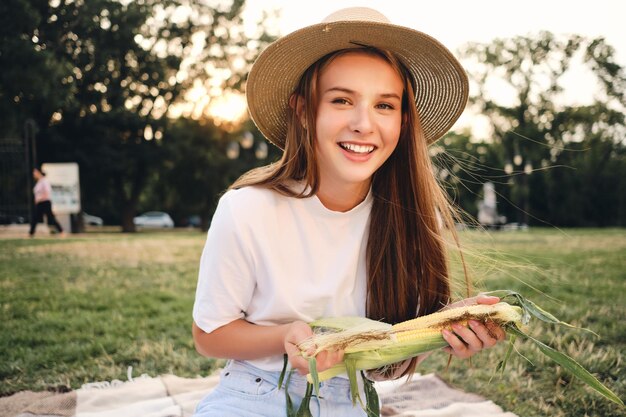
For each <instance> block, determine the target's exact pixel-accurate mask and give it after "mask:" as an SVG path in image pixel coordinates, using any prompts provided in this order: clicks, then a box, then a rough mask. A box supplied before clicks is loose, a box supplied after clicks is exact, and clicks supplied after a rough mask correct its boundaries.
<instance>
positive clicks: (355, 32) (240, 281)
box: [193, 8, 504, 417]
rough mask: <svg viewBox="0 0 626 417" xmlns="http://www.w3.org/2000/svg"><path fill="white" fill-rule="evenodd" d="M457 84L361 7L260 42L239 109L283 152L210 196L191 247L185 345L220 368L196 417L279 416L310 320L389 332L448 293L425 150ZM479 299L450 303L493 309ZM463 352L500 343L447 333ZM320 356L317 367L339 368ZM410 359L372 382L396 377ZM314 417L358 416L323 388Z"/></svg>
mask: <svg viewBox="0 0 626 417" xmlns="http://www.w3.org/2000/svg"><path fill="white" fill-rule="evenodd" d="M467 84H468V83H467V78H466V75H465V72H464V71H463V69H462V68H461V66H460V64H459V63H458V62H457V60H456V59H455V58H454V57H453V56H452V55H451V54H450V52H449V51H448V50H447V49H445V48H444V47H443V46H442V45H441V44H439V42H437V41H436V40H434V39H432V38H430V37H429V36H427V35H424V34H422V33H420V32H417V31H414V30H412V29H408V28H405V27H400V26H395V25H392V24H390V23H388V21H387V20H386V18H385V17H384V16H382V15H381V14H380V13H378V12H376V11H374V10H371V9H365V8H352V9H345V10H340V11H338V12H336V13H334V14H333V15H331V16H329V17H328V18H326V19H325V20H324V22H322V23H321V24H318V25H313V26H309V27H307V28H304V29H301V30H299V31H296V32H294V33H292V34H290V35H288V36H285V37H284V38H282V39H280V40H278V41H276V42H275V43H273V44H272V45H270V46H269V47H268V48H267V49H266V50H265V51H264V52H263V53H262V54H261V55H260V56H259V58H258V60H257V61H256V62H255V64H254V66H253V68H252V70H251V72H250V75H249V78H248V83H247V93H246V94H247V100H248V106H249V111H250V114H251V116H252V118H253V120H254V122H255V123H256V125H257V127H258V128H259V129H260V131H261V132H262V133H263V134H264V135H265V136H266V137H267V138H268V139H269V140H270V141H271V142H273V143H274V144H275V145H277V146H278V147H280V148H281V149H283V150H284V153H283V156H282V158H281V160H280V161H279V162H277V163H276V164H273V165H270V166H267V167H263V168H260V169H257V170H253V171H251V172H248V173H247V174H245V175H244V176H243V177H242V178H240V179H239V180H238V181H237V182H236V183H235V184H234V185H233V186H232V187H231V190H230V191H228V192H227V193H226V194H224V195H223V197H222V198H221V199H220V202H219V205H218V208H217V210H216V213H215V216H214V218H213V221H212V224H211V229H210V230H209V233H208V237H207V242H206V246H205V249H204V252H203V254H202V259H201V263H200V272H199V279H198V287H197V292H196V301H195V305H194V310H193V318H194V324H193V336H194V341H195V344H196V348H197V350H198V351H199V352H200V353H201V354H203V355H205V356H207V357H217V358H227V359H230V361H229V362H228V364H227V366H226V367H225V369H224V370H223V372H222V375H221V380H220V384H219V386H218V387H217V388H216V389H215V391H213V392H212V393H211V394H210V395H208V396H207V397H206V398H205V399H204V400H202V401H201V403H200V404H199V405H198V408H197V410H196V415H197V416H202V417H206V416H280V415H285V409H286V398H285V392H283V391H282V390H278V389H277V382H278V378H279V373H280V370H281V369H282V367H283V355H284V354H287V355H288V359H289V364H290V366H291V368H292V369H295V370H297V371H298V373H294V375H293V377H292V378H291V380H290V383H289V387H288V393H289V395H290V397H291V399H292V400H293V402H294V403H295V404H296V406H297V403H298V402H300V401H301V399H302V396H303V395H304V390H305V386H306V380H305V379H304V378H303V377H302V375H304V374H306V373H307V372H308V363H307V362H306V361H305V360H304V359H303V358H302V357H300V356H298V349H297V347H296V346H297V344H298V343H299V342H300V341H302V340H304V339H305V338H307V337H309V336H310V335H311V334H312V332H311V329H310V327H309V326H308V325H307V324H306V323H307V322H310V321H312V320H315V319H317V318H320V317H328V316H355V315H358V316H367V317H370V318H373V319H377V320H378V319H380V320H384V321H386V322H388V323H396V322H399V321H403V320H407V319H410V318H414V317H415V316H416V315H424V314H429V313H432V312H435V311H437V310H440V309H442V308H443V307H444V306H446V305H447V304H448V303H449V298H450V288H449V281H448V269H447V262H446V254H445V248H444V242H443V240H442V237H441V234H442V230H443V229H444V228H447V229H448V230H450V231H454V223H453V219H452V216H451V214H450V213H451V211H450V208H449V206H448V204H447V200H446V198H445V194H444V193H443V192H442V190H441V189H440V188H439V186H438V184H437V182H436V180H435V178H434V177H433V175H432V173H431V172H432V171H431V166H430V162H429V155H428V148H427V145H428V144H429V143H432V142H433V141H435V140H437V139H438V138H439V137H440V136H442V135H443V134H444V133H445V132H446V131H447V130H448V129H449V128H450V127H451V126H452V124H453V123H454V121H455V120H456V119H457V118H458V116H459V115H460V114H461V112H462V111H463V108H464V106H465V103H466V100H467V91H468V90H467V89H468V87H467ZM497 301H498V299H497V298H495V297H478V298H474V299H468V300H464V301H463V303H476V302H479V303H486V304H492V303H495V302H497ZM444 337H445V339H446V340H447V341H448V343H449V344H450V347H448V348H447V350H448V352H449V353H451V354H452V355H455V356H457V357H461V358H467V357H469V356H471V355H472V354H474V353H476V352H478V351H480V350H481V349H483V348H486V347H491V346H493V345H494V344H495V343H496V342H497V341H498V340H499V339H502V338H504V332H503V331H502V329H500V328H499V327H496V326H490V325H483V324H480V323H472V324H471V326H470V327H458V328H456V329H455V330H454V332H453V333H451V332H446V334H444ZM342 355H343V353H342V352H322V353H320V354H319V355H318V356H317V365H318V370H319V371H321V370H324V369H327V368H329V367H331V366H333V365H334V364H336V363H337V362H338V361H341V360H342ZM424 357H425V355H424V356H422V357H420V358H416V359H413V360H410V361H406V362H405V363H402V364H397V366H396V367H393V369H391V370H390V371H388V372H386V373H382V374H381V373H377V372H371V373H370V376H371V377H372V378H397V377H400V376H402V375H409V374H410V373H412V372H413V371H414V370H415V367H416V365H417V363H418V362H419V361H420V360H422V359H423V358H424ZM310 407H311V412H312V414H313V415H322V414H324V415H332V416H362V415H365V414H364V411H363V410H362V409H361V408H360V407H358V406H357V407H353V406H352V403H351V400H350V394H349V383H348V381H347V379H346V378H342V377H336V378H333V379H332V380H330V381H327V382H324V383H323V384H322V386H321V388H320V397H319V398H314V399H313V401H312V402H311V404H310Z"/></svg>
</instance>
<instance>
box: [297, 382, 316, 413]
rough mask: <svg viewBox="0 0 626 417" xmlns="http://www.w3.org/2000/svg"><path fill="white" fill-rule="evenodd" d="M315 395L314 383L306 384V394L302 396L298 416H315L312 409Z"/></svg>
mask: <svg viewBox="0 0 626 417" xmlns="http://www.w3.org/2000/svg"><path fill="white" fill-rule="evenodd" d="M312 395H313V384H309V383H308V382H307V384H306V393H305V394H304V398H302V402H301V403H300V407H299V408H298V411H297V412H296V417H313V415H312V414H311V410H310V405H311V396H312Z"/></svg>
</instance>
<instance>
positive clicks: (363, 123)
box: [350, 106, 373, 133]
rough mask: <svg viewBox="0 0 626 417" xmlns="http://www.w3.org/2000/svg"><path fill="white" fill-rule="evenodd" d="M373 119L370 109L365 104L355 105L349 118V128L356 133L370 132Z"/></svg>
mask: <svg viewBox="0 0 626 417" xmlns="http://www.w3.org/2000/svg"><path fill="white" fill-rule="evenodd" d="M372 126H373V121H372V114H371V112H370V109H369V108H368V107H367V106H356V107H354V111H353V114H352V119H351V120H350V130H352V131H353V132H358V133H370V132H371V131H372Z"/></svg>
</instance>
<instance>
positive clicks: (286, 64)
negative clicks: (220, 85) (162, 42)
mask: <svg viewBox="0 0 626 417" xmlns="http://www.w3.org/2000/svg"><path fill="white" fill-rule="evenodd" d="M363 45H368V46H372V47H376V48H379V49H386V50H388V51H390V52H392V53H394V55H396V56H397V57H398V58H399V59H400V60H401V61H402V63H403V64H404V65H405V66H406V67H407V69H408V70H409V72H410V73H411V75H412V76H413V78H414V81H415V86H416V91H415V93H416V98H415V103H416V105H417V110H418V112H419V115H420V120H421V124H422V129H423V130H424V135H425V137H426V140H427V141H428V143H432V142H434V141H436V140H437V139H439V138H440V137H441V136H443V135H444V134H445V133H446V132H447V131H448V130H449V129H450V128H451V127H452V125H453V124H454V122H455V121H456V120H457V119H458V118H459V116H460V115H461V113H462V112H463V109H464V108H465V104H466V102H467V96H468V81H467V75H466V74H465V70H464V69H463V67H461V64H460V63H459V62H458V61H457V59H456V58H455V57H454V56H453V55H452V53H451V52H450V51H449V50H448V49H447V48H446V47H445V46H443V45H442V44H441V43H440V42H439V41H437V40H436V39H434V38H432V37H430V36H428V35H426V34H425V33H422V32H419V31H416V30H413V29H410V28H407V27H404V26H398V25H393V24H391V23H390V22H389V20H388V19H387V18H386V17H385V16H384V15H382V14H381V13H379V12H377V11H376V10H373V9H369V8H365V7H353V8H348V9H342V10H339V11H337V12H335V13H333V14H331V15H330V16H328V17H326V18H325V19H324V20H323V21H322V23H319V24H315V25H311V26H307V27H305V28H303V29H299V30H297V31H295V32H292V33H290V34H288V35H286V36H284V37H282V38H280V39H278V40H277V41H275V42H274V43H272V44H271V45H269V46H268V47H267V48H266V49H265V50H264V51H263V52H262V53H261V54H260V55H259V57H258V59H257V60H256V62H255V63H254V65H253V66H252V69H251V70H250V75H249V76H248V81H247V87H246V98H247V101H248V110H249V112H250V116H251V117H252V120H253V121H254V123H255V124H256V126H257V127H258V128H259V130H260V131H261V133H263V135H265V137H266V138H267V139H269V140H270V141H271V142H272V143H273V144H275V145H277V146H278V147H279V148H281V149H282V148H284V146H285V136H286V134H287V108H288V106H289V97H290V95H291V94H292V93H293V92H294V90H295V88H296V86H297V84H298V81H299V80H300V77H301V76H302V74H303V73H304V72H305V71H306V70H307V68H308V67H309V66H311V65H312V64H313V63H315V62H316V61H317V60H318V59H320V58H322V57H323V56H325V55H327V54H329V53H331V52H334V51H337V50H341V49H347V48H355V47H359V46H363Z"/></svg>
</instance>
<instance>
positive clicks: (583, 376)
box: [507, 326, 624, 406]
mask: <svg viewBox="0 0 626 417" xmlns="http://www.w3.org/2000/svg"><path fill="white" fill-rule="evenodd" d="M507 331H509V332H512V333H513V334H516V335H517V336H520V337H522V338H526V339H528V340H531V341H532V342H533V343H534V344H535V345H536V346H537V347H538V348H539V350H540V351H541V352H542V353H543V354H544V355H546V356H548V357H549V358H550V359H552V360H553V361H554V362H556V363H558V364H559V365H561V366H562V367H563V368H565V369H567V370H568V371H570V372H571V373H572V375H574V376H575V377H576V378H578V379H580V380H581V381H583V382H584V383H586V384H587V385H589V386H590V387H591V388H592V389H594V390H595V391H597V392H598V393H599V394H601V395H602V396H603V397H605V398H607V399H608V400H611V401H613V402H614V403H617V404H620V405H622V406H623V405H624V401H622V400H621V399H620V398H619V397H618V396H617V395H616V394H615V393H614V392H613V391H611V390H610V389H608V388H607V387H606V386H605V385H604V384H602V382H600V381H598V379H596V377H594V376H593V375H591V373H589V371H587V370H586V369H585V368H583V367H582V365H580V364H579V363H578V362H576V361H575V360H574V359H572V358H570V357H569V356H567V355H566V354H564V353H561V352H558V351H556V350H554V349H553V348H551V347H550V346H548V345H546V344H544V343H542V342H540V341H539V340H537V339H535V338H534V337H531V336H529V335H527V334H526V333H524V332H522V331H521V330H519V329H518V328H516V327H515V326H509V328H508V329H507Z"/></svg>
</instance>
